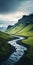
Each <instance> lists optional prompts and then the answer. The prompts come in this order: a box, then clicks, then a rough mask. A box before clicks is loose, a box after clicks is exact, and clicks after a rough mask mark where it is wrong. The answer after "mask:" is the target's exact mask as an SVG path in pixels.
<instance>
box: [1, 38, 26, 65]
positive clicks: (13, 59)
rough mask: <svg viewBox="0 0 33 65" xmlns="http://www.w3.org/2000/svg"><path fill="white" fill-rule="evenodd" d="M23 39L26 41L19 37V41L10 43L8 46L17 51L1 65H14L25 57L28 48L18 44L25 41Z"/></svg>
mask: <svg viewBox="0 0 33 65" xmlns="http://www.w3.org/2000/svg"><path fill="white" fill-rule="evenodd" d="M23 39H24V37H19V38H18V39H15V40H12V41H8V44H11V45H12V46H14V47H15V49H16V51H15V52H14V53H12V55H10V57H9V58H8V59H7V61H5V62H4V63H2V64H1V65H14V63H16V62H17V61H19V59H20V58H21V57H23V55H24V54H25V52H26V51H27V47H26V46H24V45H19V44H17V41H19V40H23ZM21 44H22V43H21Z"/></svg>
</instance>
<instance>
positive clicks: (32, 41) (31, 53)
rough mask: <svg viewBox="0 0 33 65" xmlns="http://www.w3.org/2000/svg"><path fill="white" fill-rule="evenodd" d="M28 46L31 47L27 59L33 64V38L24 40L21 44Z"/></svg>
mask: <svg viewBox="0 0 33 65" xmlns="http://www.w3.org/2000/svg"><path fill="white" fill-rule="evenodd" d="M22 42H23V43H24V44H27V45H29V46H30V48H29V50H28V52H27V54H26V58H28V59H29V60H30V62H32V63H33V37H28V38H27V39H25V40H22V41H21V43H22Z"/></svg>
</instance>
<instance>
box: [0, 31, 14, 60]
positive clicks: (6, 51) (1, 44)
mask: <svg viewBox="0 0 33 65" xmlns="http://www.w3.org/2000/svg"><path fill="white" fill-rule="evenodd" d="M10 38H11V39H12V38H13V37H12V36H9V35H8V34H6V33H4V32H0V61H3V60H5V59H7V58H8V57H9V55H10V54H11V53H13V51H14V50H15V48H14V47H13V46H11V45H10V44H8V40H10Z"/></svg>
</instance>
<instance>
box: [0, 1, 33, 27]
mask: <svg viewBox="0 0 33 65" xmlns="http://www.w3.org/2000/svg"><path fill="white" fill-rule="evenodd" d="M30 13H33V0H0V27H2V26H5V27H6V26H7V25H10V24H11V25H13V24H15V23H16V22H17V21H18V19H20V18H21V17H22V16H23V15H28V14H30Z"/></svg>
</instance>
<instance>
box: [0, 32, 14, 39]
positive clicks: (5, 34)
mask: <svg viewBox="0 0 33 65" xmlns="http://www.w3.org/2000/svg"><path fill="white" fill-rule="evenodd" d="M0 38H3V39H5V40H8V39H10V38H11V39H13V36H11V35H9V34H7V33H4V32H1V31H0Z"/></svg>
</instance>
